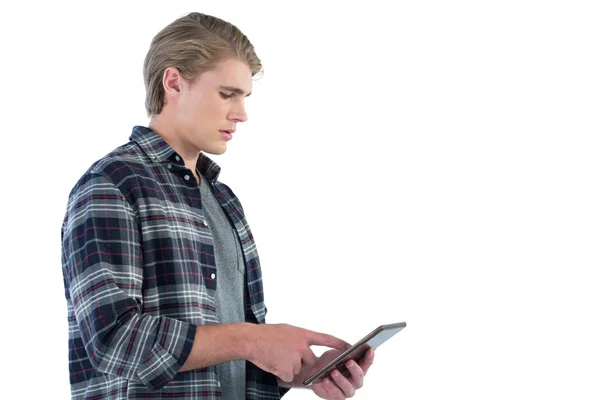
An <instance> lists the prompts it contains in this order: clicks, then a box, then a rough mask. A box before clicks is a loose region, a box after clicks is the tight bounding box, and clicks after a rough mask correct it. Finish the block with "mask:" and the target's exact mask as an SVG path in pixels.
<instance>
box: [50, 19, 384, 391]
mask: <svg viewBox="0 0 600 400" xmlns="http://www.w3.org/2000/svg"><path fill="white" fill-rule="evenodd" d="M261 68H262V66H261V62H260V60H259V59H258V57H257V56H256V54H255V52H254V49H253V46H252V45H251V43H250V42H249V41H248V39H247V38H246V37H245V36H244V35H243V34H242V33H241V32H240V31H239V30H238V29H237V28H236V27H235V26H233V25H231V24H229V23H227V22H225V21H222V20H220V19H218V18H214V17H211V16H207V15H204V14H199V13H191V14H189V15H187V16H185V17H182V18H180V19H178V20H176V21H174V22H173V23H172V24H170V25H168V26H167V27H165V28H164V29H163V30H162V31H161V32H159V33H158V34H157V35H156V37H155V38H154V39H153V41H152V43H151V46H150V49H149V51H148V54H147V56H146V59H145V62H144V81H145V85H146V90H147V97H146V109H147V112H148V115H149V117H150V123H149V126H148V127H142V126H136V127H134V128H133V133H132V135H131V137H130V141H129V143H127V144H124V145H123V146H120V147H118V148H117V149H115V150H114V151H113V152H111V153H109V154H108V155H106V156H104V157H103V158H101V159H100V160H98V161H96V162H95V163H94V164H93V165H92V166H91V167H90V168H89V169H88V171H86V172H85V174H84V175H83V176H82V177H81V178H80V180H79V181H78V182H77V184H76V185H75V187H74V188H73V190H72V192H71V194H70V196H69V202H68V206H67V212H66V216H65V219H64V223H63V226H62V250H63V257H62V260H63V275H64V283H65V296H66V298H67V306H68V321H69V368H70V382H71V392H72V398H74V399H84V398H85V399H97V400H98V399H108V398H110V399H130V398H155V399H162V398H164V399H167V398H168V399H176V398H181V399H187V398H201V399H216V398H218V397H222V398H225V399H273V398H280V396H282V395H283V394H284V393H285V392H286V391H287V390H289V388H292V387H301V386H302V382H303V380H304V379H305V378H306V377H308V376H309V375H310V374H311V373H312V372H314V371H316V370H317V369H319V368H320V367H322V366H324V365H326V364H327V363H328V362H329V361H331V360H332V359H333V358H334V357H336V356H337V355H339V354H340V352H342V351H343V350H345V349H346V348H347V347H348V346H349V345H348V343H346V342H344V341H342V340H340V339H338V338H335V337H333V336H330V335H325V334H321V333H317V332H313V331H309V330H306V329H302V328H298V327H294V326H290V325H287V324H266V323H265V315H266V311H267V309H266V307H265V305H264V297H263V291H262V280H261V270H260V262H259V258H258V254H257V250H256V246H255V243H254V240H253V236H252V232H251V231H250V228H249V226H248V224H247V222H246V219H245V217H244V211H243V208H242V206H241V204H240V202H239V200H238V199H237V197H236V196H235V194H234V193H233V192H232V191H231V189H230V188H229V187H228V186H226V185H225V184H224V183H222V182H220V181H219V180H218V176H219V172H220V167H219V166H218V165H217V164H216V163H214V162H213V161H212V160H211V159H210V158H208V157H207V156H206V155H205V153H210V154H223V153H224V152H225V151H226V149H227V141H228V140H231V139H232V134H233V132H235V129H236V125H237V123H240V122H244V121H246V119H247V116H246V113H245V110H244V98H245V97H247V96H249V95H250V92H251V91H252V77H253V76H254V75H255V74H256V73H258V72H259V71H260V70H261ZM311 345H322V346H328V347H331V348H332V350H329V351H327V352H326V353H324V354H323V355H322V356H321V357H320V358H317V357H316V356H315V355H314V354H313V352H312V351H311V349H310V346H311ZM372 362H373V351H372V350H371V351H370V352H369V353H368V354H367V355H366V356H365V358H364V359H363V360H361V361H360V362H359V363H358V364H357V363H356V362H350V363H348V364H347V367H348V370H349V372H350V373H349V374H347V376H343V375H341V374H340V373H339V371H338V372H337V373H336V372H334V373H332V374H330V376H329V377H327V378H326V379H324V380H322V381H320V382H317V383H314V384H313V385H312V386H311V389H312V390H313V391H314V393H315V394H317V395H318V396H319V397H321V398H325V399H345V398H347V397H351V396H353V395H354V393H355V391H356V389H358V388H360V387H361V386H362V383H363V377H364V374H365V373H366V372H367V370H368V369H369V367H370V365H371V364H372Z"/></svg>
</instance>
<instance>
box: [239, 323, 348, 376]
mask: <svg viewBox="0 0 600 400" xmlns="http://www.w3.org/2000/svg"><path fill="white" fill-rule="evenodd" d="M251 332H252V333H251V334H250V335H249V336H250V337H249V341H248V342H249V343H248V354H247V360H248V361H250V362H251V363H253V364H254V365H256V366H257V367H259V368H261V369H262V370H264V371H267V372H270V373H272V374H273V375H276V376H278V377H279V378H280V379H281V380H282V381H284V382H291V381H292V380H293V379H294V376H295V375H296V374H298V372H300V369H301V368H302V367H303V366H305V365H306V366H309V367H310V366H312V365H314V364H315V363H316V362H317V357H316V356H315V354H314V353H313V352H312V350H311V349H310V346H313V345H316V346H327V347H331V348H334V349H338V350H346V349H348V348H350V346H351V345H350V344H349V343H346V342H345V341H343V340H341V339H338V338H336V337H335V336H331V335H327V334H324V333H318V332H313V331H309V330H308V329H303V328H298V327H296V326H292V325H288V324H260V325H253V326H252V330H251Z"/></svg>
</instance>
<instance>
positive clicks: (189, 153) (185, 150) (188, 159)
mask: <svg viewBox="0 0 600 400" xmlns="http://www.w3.org/2000/svg"><path fill="white" fill-rule="evenodd" d="M148 127H149V128H150V129H152V130H153V131H155V132H156V133H158V134H159V135H160V137H161V138H163V140H164V141H165V142H167V144H168V145H169V146H171V148H173V150H175V151H176V152H177V154H179V155H180V156H181V157H182V158H183V162H184V163H185V166H186V167H187V168H188V169H189V170H191V171H192V172H193V173H194V175H195V176H196V179H198V180H199V177H198V174H197V172H196V162H197V161H198V156H199V155H200V150H199V149H196V148H195V147H194V146H191V145H190V143H189V142H187V141H186V140H185V139H184V138H183V134H181V132H180V131H179V129H177V125H176V124H174V123H173V122H172V120H169V119H168V118H166V117H165V116H163V115H162V114H159V115H153V116H152V117H151V118H150V123H149V124H148Z"/></svg>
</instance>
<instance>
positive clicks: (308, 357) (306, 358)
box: [302, 348, 318, 367]
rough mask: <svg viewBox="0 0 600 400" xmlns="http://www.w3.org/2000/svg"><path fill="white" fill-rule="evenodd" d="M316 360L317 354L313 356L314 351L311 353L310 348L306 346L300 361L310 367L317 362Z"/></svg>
mask: <svg viewBox="0 0 600 400" xmlns="http://www.w3.org/2000/svg"><path fill="white" fill-rule="evenodd" d="M317 361H318V359H317V356H315V353H313V351H312V350H311V349H310V348H307V349H306V351H305V352H304V353H302V362H303V363H304V365H307V366H309V367H312V366H313V365H315V364H316V363H317Z"/></svg>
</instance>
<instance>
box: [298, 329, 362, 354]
mask: <svg viewBox="0 0 600 400" xmlns="http://www.w3.org/2000/svg"><path fill="white" fill-rule="evenodd" d="M307 332H308V344H309V345H311V346H312V345H317V346H327V347H331V348H333V349H338V350H347V349H349V348H350V347H352V345H351V344H350V343H348V342H345V341H343V340H342V339H338V338H336V337H335V336H333V335H327V334H325V333H319V332H313V331H309V330H307Z"/></svg>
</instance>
